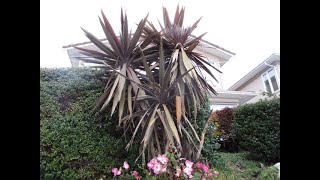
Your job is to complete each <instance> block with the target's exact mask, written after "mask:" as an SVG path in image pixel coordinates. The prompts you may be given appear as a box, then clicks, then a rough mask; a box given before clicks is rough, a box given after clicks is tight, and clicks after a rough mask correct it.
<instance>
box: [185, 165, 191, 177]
mask: <svg viewBox="0 0 320 180" xmlns="http://www.w3.org/2000/svg"><path fill="white" fill-rule="evenodd" d="M192 171H193V169H192V168H191V167H186V168H184V169H183V172H184V173H186V175H188V176H190V175H191V173H192Z"/></svg>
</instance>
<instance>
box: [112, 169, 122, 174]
mask: <svg viewBox="0 0 320 180" xmlns="http://www.w3.org/2000/svg"><path fill="white" fill-rule="evenodd" d="M111 171H112V172H113V175H114V176H119V175H120V174H121V169H120V170H118V168H112V170H111Z"/></svg>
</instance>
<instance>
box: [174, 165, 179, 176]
mask: <svg viewBox="0 0 320 180" xmlns="http://www.w3.org/2000/svg"><path fill="white" fill-rule="evenodd" d="M176 171H177V173H176V174H174V176H175V177H180V174H181V168H180V167H179V166H176Z"/></svg>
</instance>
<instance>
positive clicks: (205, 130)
mask: <svg viewBox="0 0 320 180" xmlns="http://www.w3.org/2000/svg"><path fill="white" fill-rule="evenodd" d="M211 113H212V110H211V111H210V113H209V118H208V120H207V122H206V124H205V125H204V128H203V130H202V133H201V141H200V145H199V149H198V153H197V156H196V160H198V159H199V158H200V155H201V151H202V148H203V144H204V139H205V136H206V133H207V129H208V126H209V124H210V123H211V118H212V117H211Z"/></svg>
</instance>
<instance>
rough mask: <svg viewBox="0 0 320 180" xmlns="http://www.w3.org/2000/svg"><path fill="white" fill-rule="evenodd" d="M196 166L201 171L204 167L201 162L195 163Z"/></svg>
mask: <svg viewBox="0 0 320 180" xmlns="http://www.w3.org/2000/svg"><path fill="white" fill-rule="evenodd" d="M197 166H198V168H199V169H203V167H204V166H205V165H204V164H203V163H201V162H197Z"/></svg>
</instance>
